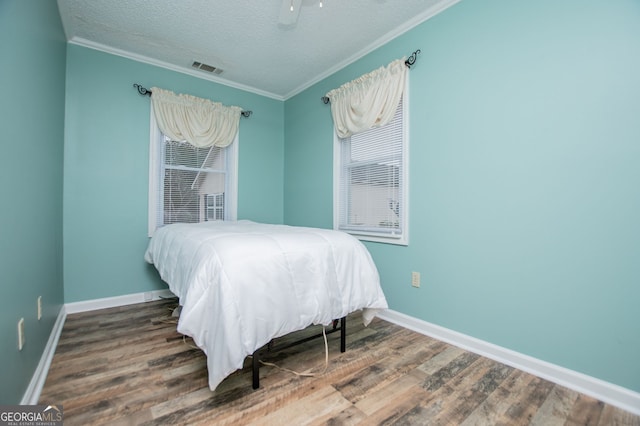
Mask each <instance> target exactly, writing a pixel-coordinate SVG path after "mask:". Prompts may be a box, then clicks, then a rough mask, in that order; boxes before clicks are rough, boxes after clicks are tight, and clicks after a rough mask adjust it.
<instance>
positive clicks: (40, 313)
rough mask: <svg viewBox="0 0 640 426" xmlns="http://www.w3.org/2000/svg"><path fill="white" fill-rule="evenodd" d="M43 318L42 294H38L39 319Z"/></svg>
mask: <svg viewBox="0 0 640 426" xmlns="http://www.w3.org/2000/svg"><path fill="white" fill-rule="evenodd" d="M40 318H42V296H38V321H40Z"/></svg>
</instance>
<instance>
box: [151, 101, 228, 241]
mask: <svg viewBox="0 0 640 426" xmlns="http://www.w3.org/2000/svg"><path fill="white" fill-rule="evenodd" d="M237 147H238V136H237V135H236V138H235V140H234V142H233V143H232V144H231V145H229V146H227V147H225V148H219V147H216V146H212V147H207V148H197V147H195V146H193V145H191V144H189V143H187V142H183V141H172V140H171V139H169V138H168V137H166V136H165V135H163V134H162V133H161V132H160V129H158V126H157V124H156V122H155V117H154V115H153V111H152V113H151V142H150V150H149V155H150V159H149V236H152V235H153V233H154V231H155V230H156V229H158V228H160V227H162V226H164V225H169V224H171V223H197V222H204V221H210V220H235V218H236V199H237V178H236V173H235V170H236V169H237V150H238V148H237Z"/></svg>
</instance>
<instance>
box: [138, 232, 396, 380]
mask: <svg viewBox="0 0 640 426" xmlns="http://www.w3.org/2000/svg"><path fill="white" fill-rule="evenodd" d="M144 258H145V260H146V261H147V262H148V263H151V264H153V265H154V266H155V267H156V269H157V270H158V272H159V274H160V277H161V278H162V279H163V280H164V281H165V282H166V283H167V284H168V285H169V289H170V290H171V291H172V292H173V293H174V294H175V295H176V296H178V298H179V303H180V306H181V307H182V308H181V312H180V318H179V321H178V327H177V329H178V332H180V333H182V334H185V335H187V336H190V337H192V338H193V340H194V342H195V344H196V345H197V346H198V347H199V348H201V349H202V350H203V351H204V353H205V354H206V355H207V369H208V373H209V376H208V379H209V388H210V389H211V390H215V389H216V387H217V386H218V385H219V384H220V382H222V380H224V378H225V377H227V376H228V375H229V374H231V373H232V372H234V371H236V370H238V369H241V368H242V366H243V363H244V360H245V358H246V357H247V356H248V355H252V354H253V353H254V352H256V351H257V350H258V349H259V348H261V347H263V346H264V345H266V344H268V343H269V342H270V341H271V340H272V339H275V338H277V337H281V336H284V335H286V334H289V333H291V332H294V331H298V330H302V329H304V328H306V327H308V326H310V325H312V324H322V325H329V324H331V323H333V320H335V319H340V318H344V317H345V316H346V315H348V314H349V313H351V312H354V311H358V310H362V318H363V321H364V324H365V325H368V323H369V322H370V321H371V320H372V319H373V317H374V316H375V314H376V312H377V311H379V310H381V309H385V308H387V302H386V299H385V296H384V294H383V292H382V289H381V287H380V281H379V277H378V271H377V269H376V267H375V264H374V263H373V260H372V259H371V256H370V254H369V252H368V251H367V249H366V248H365V247H364V245H363V244H362V243H361V242H360V241H358V240H357V239H356V238H354V237H353V236H351V235H349V234H346V233H344V232H340V231H334V230H328V229H319V228H306V227H297V226H286V225H271V224H263V223H257V222H252V221H244V220H243V221H237V222H235V221H214V222H203V223H197V224H172V225H167V226H165V227H162V228H160V229H158V230H157V231H156V232H155V234H154V236H153V237H152V238H151V240H150V241H149V245H148V247H147V250H146V252H145V255H144ZM254 364H255V363H254ZM254 387H255V386H254Z"/></svg>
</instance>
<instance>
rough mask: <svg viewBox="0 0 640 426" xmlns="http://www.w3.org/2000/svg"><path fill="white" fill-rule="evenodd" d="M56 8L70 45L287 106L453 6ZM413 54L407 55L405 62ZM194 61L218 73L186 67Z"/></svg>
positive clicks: (191, 1) (411, 0) (216, 3)
mask: <svg viewBox="0 0 640 426" xmlns="http://www.w3.org/2000/svg"><path fill="white" fill-rule="evenodd" d="M283 1H285V2H289V1H290V0H255V1H249V0H236V1H232V0H181V1H176V0H120V1H110V0H58V6H59V9H60V15H61V18H62V23H63V26H64V29H65V33H66V35H67V39H68V40H69V41H70V42H71V43H76V44H80V45H85V46H89V47H93V48H97V49H101V50H105V51H109V52H111V53H116V54H120V55H123V56H128V57H132V58H134V59H138V60H142V61H146V62H150V63H154V64H156V65H160V66H165V67H167V68H171V69H174V70H177V71H182V72H187V73H189V74H192V75H197V76H200V77H202V78H206V79H209V80H212V81H216V82H220V83H223V84H227V85H230V86H233V87H239V88H242V89H245V90H249V91H253V92H256V93H260V94H263V95H266V96H270V97H273V98H276V99H287V98H289V97H290V96H293V95H295V94H296V93H298V92H300V91H302V90H303V89H305V88H306V87H309V86H310V85H311V84H313V83H315V82H317V81H319V80H321V79H322V78H324V77H326V76H327V75H329V74H331V73H332V72H335V71H337V70H338V69H340V68H342V67H343V66H345V65H347V64H348V63H350V62H352V61H353V60H355V59H357V58H359V57H360V56H362V55H364V54H366V53H368V52H369V51H371V50H372V49H374V48H376V47H378V46H380V45H381V44H383V43H385V42H386V41H388V40H390V39H391V38H393V37H394V36H397V35H399V34H401V33H402V32H404V31H406V30H408V29H410V28H412V27H414V26H415V25H417V24H419V23H420V22H423V21H424V20H426V19H428V18H429V17H431V16H433V15H434V14H436V13H438V12H440V11H441V10H443V9H444V8H446V7H448V6H450V5H452V4H454V3H456V2H457V1H458V0H323V7H322V8H321V7H319V0H302V3H301V8H300V10H299V15H298V20H297V22H296V23H295V24H292V25H282V24H279V23H278V20H279V15H280V11H281V7H282V2H283ZM415 48H419V46H407V49H408V51H407V53H406V55H409V54H410V53H411V49H415ZM193 61H198V62H202V63H205V64H208V65H213V66H215V67H217V68H220V69H222V70H223V72H222V74H220V75H213V74H209V73H205V72H204V71H199V70H195V69H193V68H192V67H191V64H192V63H193Z"/></svg>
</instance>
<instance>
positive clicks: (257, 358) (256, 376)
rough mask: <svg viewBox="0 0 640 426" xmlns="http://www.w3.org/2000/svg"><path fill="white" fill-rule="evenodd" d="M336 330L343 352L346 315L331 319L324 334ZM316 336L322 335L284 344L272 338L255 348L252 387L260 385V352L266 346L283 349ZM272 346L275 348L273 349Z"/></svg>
mask: <svg viewBox="0 0 640 426" xmlns="http://www.w3.org/2000/svg"><path fill="white" fill-rule="evenodd" d="M338 321H340V326H339V327H338ZM336 331H340V352H345V351H346V350H347V347H346V346H347V317H346V316H345V317H342V318H340V319H339V320H333V324H332V328H331V329H330V330H327V331H326V332H325V334H331V333H335V332H336ZM318 337H322V333H319V334H314V335H313V336H309V337H305V338H304V339H300V340H296V341H295V342H291V343H288V344H285V345H280V346H278V345H274V344H273V340H272V341H271V342H269V343H268V344H267V345H266V346H263V347H262V348H260V349H257V350H256V351H255V352H254V353H253V362H252V367H251V368H252V374H253V389H258V388H259V387H260V353H261V352H264V349H265V348H266V350H267V351H269V352H271V351H272V350H274V351H275V350H283V349H287V348H290V347H292V346H296V345H299V344H301V343H305V342H308V341H310V340H313V339H317V338H318ZM274 346H276V347H275V349H274Z"/></svg>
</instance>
